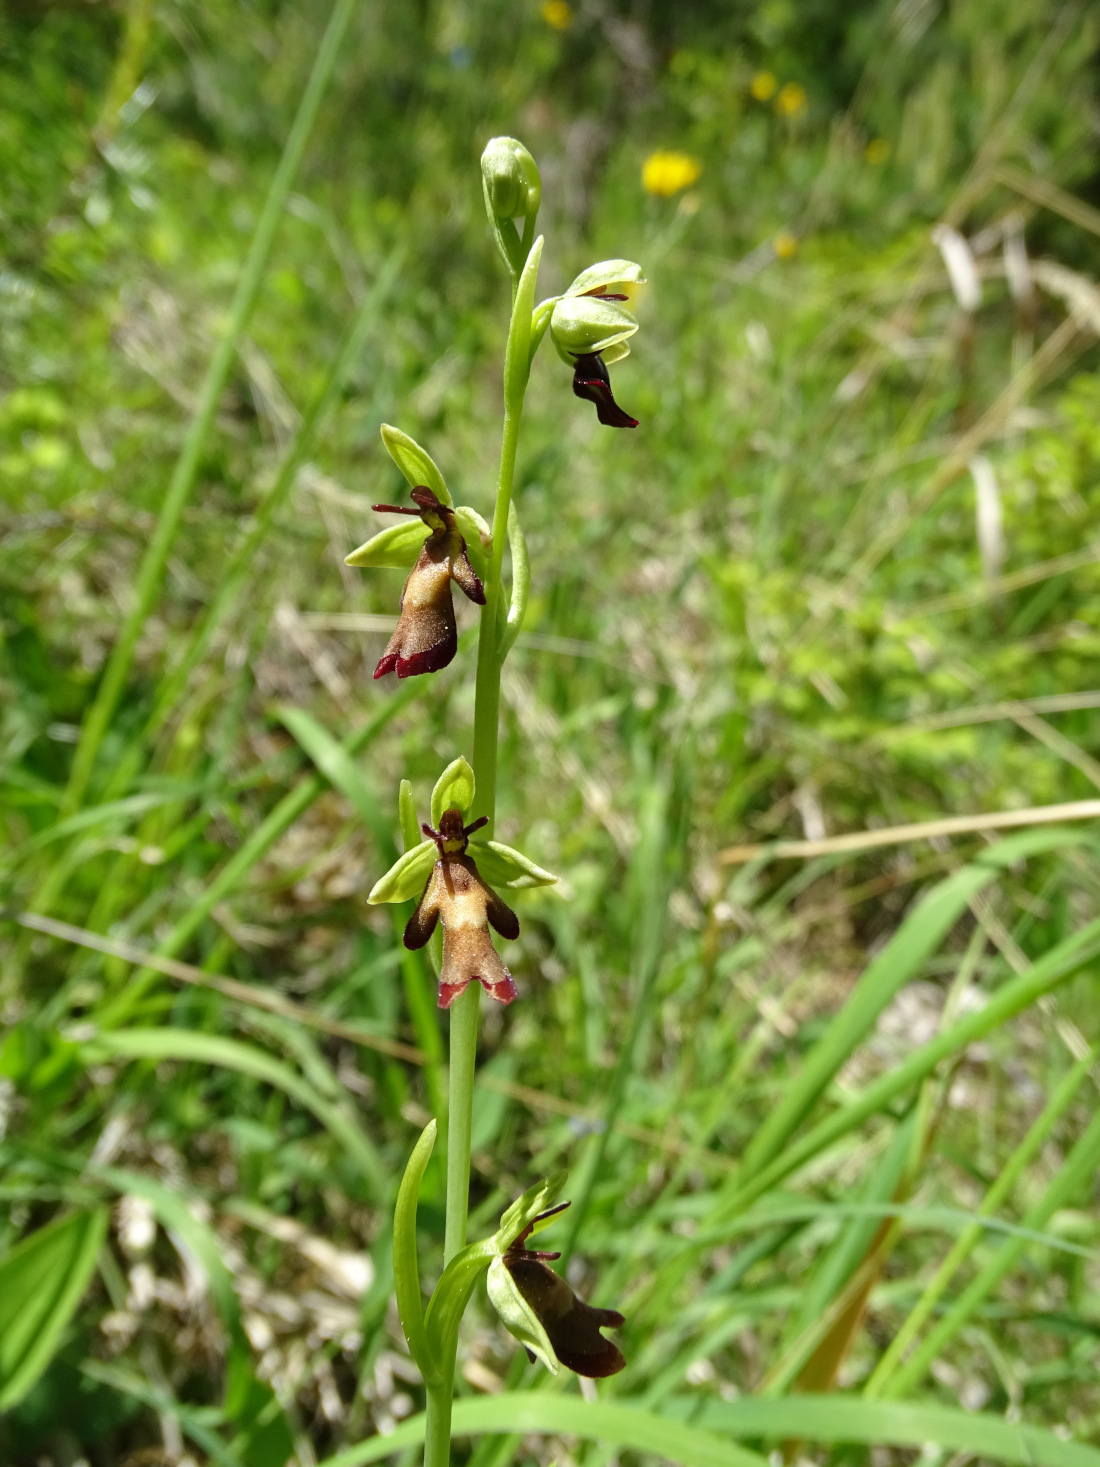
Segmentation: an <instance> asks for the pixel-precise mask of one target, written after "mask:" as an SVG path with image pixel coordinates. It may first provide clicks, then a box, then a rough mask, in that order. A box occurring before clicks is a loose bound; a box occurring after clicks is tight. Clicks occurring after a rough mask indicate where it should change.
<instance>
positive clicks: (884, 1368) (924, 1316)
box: [864, 1053, 1094, 1400]
mask: <svg viewBox="0 0 1100 1467" xmlns="http://www.w3.org/2000/svg"><path fill="white" fill-rule="evenodd" d="M1093 1060H1094V1056H1093V1055H1092V1054H1091V1053H1090V1054H1088V1055H1086V1056H1085V1057H1084V1059H1082V1060H1079V1061H1078V1063H1077V1064H1076V1065H1074V1067H1073V1069H1072V1070H1070V1072H1069V1074H1068V1075H1066V1076H1065V1078H1064V1079H1063V1080H1062V1083H1061V1084H1060V1085H1059V1086H1058V1088H1057V1090H1056V1091H1055V1092H1054V1094H1053V1095H1052V1096H1051V1098H1050V1099H1049V1100H1048V1101H1047V1103H1046V1105H1045V1106H1044V1108H1043V1110H1042V1113H1041V1114H1040V1115H1039V1118H1038V1119H1037V1120H1036V1121H1035V1123H1034V1125H1033V1126H1032V1127H1031V1129H1030V1130H1029V1131H1028V1133H1027V1135H1026V1136H1025V1137H1024V1139H1023V1141H1021V1143H1020V1145H1019V1146H1018V1147H1017V1148H1016V1150H1015V1151H1014V1152H1013V1153H1012V1156H1011V1157H1010V1158H1009V1160H1008V1161H1007V1162H1006V1164H1005V1166H1004V1167H1003V1168H1002V1170H1001V1173H1000V1175H999V1176H998V1178H997V1180H996V1181H995V1182H994V1183H993V1185H992V1186H991V1187H990V1189H989V1191H988V1192H987V1193H986V1194H985V1196H984V1197H983V1198H982V1203H981V1206H980V1207H979V1208H978V1214H979V1216H980V1217H981V1218H983V1219H986V1218H988V1217H990V1216H991V1215H992V1214H993V1213H994V1212H995V1211H996V1210H997V1208H998V1207H1000V1205H1001V1203H1002V1202H1003V1201H1004V1200H1005V1198H1006V1197H1007V1196H1008V1195H1009V1193H1010V1192H1011V1190H1012V1188H1013V1187H1014V1186H1015V1185H1016V1183H1017V1182H1018V1181H1019V1179H1020V1177H1021V1176H1022V1175H1023V1172H1024V1170H1025V1169H1026V1167H1027V1166H1029V1165H1030V1163H1031V1162H1032V1161H1033V1160H1034V1158H1035V1157H1036V1156H1037V1155H1038V1154H1039V1151H1040V1150H1041V1148H1042V1146H1043V1144H1044V1143H1045V1141H1046V1139H1047V1137H1048V1136H1049V1135H1050V1133H1051V1131H1052V1130H1053V1129H1054V1126H1055V1124H1056V1122H1057V1121H1058V1120H1059V1119H1060V1118H1061V1117H1062V1116H1063V1115H1064V1114H1065V1112H1066V1111H1067V1110H1068V1108H1069V1106H1070V1105H1071V1104H1072V1102H1073V1099H1074V1097H1075V1096H1076V1094H1077V1092H1078V1090H1080V1088H1081V1086H1082V1084H1083V1083H1084V1081H1085V1080H1086V1079H1087V1077H1088V1073H1089V1070H1090V1069H1091V1068H1092V1065H1093ZM984 1231H985V1230H984V1228H983V1226H982V1223H981V1222H974V1223H971V1224H970V1225H969V1226H968V1227H966V1228H965V1229H964V1230H963V1232H962V1233H961V1234H960V1235H959V1237H958V1238H956V1239H955V1242H954V1244H953V1246H952V1247H951V1249H950V1251H949V1252H948V1254H947V1257H946V1258H945V1259H944V1260H943V1262H942V1263H941V1264H940V1266H939V1268H938V1269H937V1270H936V1272H935V1274H934V1275H933V1277H932V1278H931V1279H930V1280H929V1282H928V1284H927V1285H926V1286H925V1289H924V1292H923V1294H921V1296H920V1298H919V1299H918V1300H917V1302H916V1304H915V1305H914V1306H913V1308H912V1310H911V1311H910V1313H909V1315H908V1317H907V1318H906V1320H905V1322H904V1324H903V1325H902V1327H901V1329H899V1330H898V1332H897V1334H896V1335H895V1336H894V1338H893V1339H892V1340H891V1341H890V1345H889V1347H888V1348H887V1350H886V1353H885V1354H884V1355H883V1357H882V1359H881V1360H880V1361H879V1363H878V1365H877V1366H876V1367H875V1369H874V1372H873V1373H872V1375H871V1378H870V1380H869V1381H868V1382H867V1384H866V1386H864V1395H865V1396H866V1397H867V1398H868V1399H871V1400H873V1399H874V1398H875V1397H877V1396H880V1395H884V1394H885V1393H886V1386H887V1383H888V1381H889V1380H890V1377H891V1376H892V1375H893V1374H894V1372H895V1371H896V1369H897V1366H898V1362H899V1361H900V1360H901V1358H902V1357H903V1355H904V1354H905V1352H906V1350H907V1349H908V1348H909V1345H910V1344H911V1343H912V1341H913V1340H914V1339H915V1338H916V1336H917V1334H918V1332H919V1331H920V1330H921V1328H922V1327H923V1326H924V1324H925V1323H926V1322H927V1320H928V1319H929V1318H930V1317H931V1315H932V1312H933V1310H934V1309H935V1307H936V1305H937V1304H938V1303H939V1301H940V1299H941V1298H942V1297H943V1294H944V1291H945V1290H946V1288H947V1287H948V1285H949V1284H950V1283H951V1280H952V1279H953V1278H954V1277H955V1274H956V1273H957V1272H958V1271H959V1269H960V1268H961V1267H962V1265H963V1264H964V1263H965V1262H966V1260H967V1258H969V1257H970V1254H971V1253H972V1252H973V1251H974V1249H975V1248H976V1247H977V1245H978V1243H979V1242H980V1241H981V1239H982V1237H983V1234H984Z"/></svg>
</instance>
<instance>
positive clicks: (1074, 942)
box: [719, 918, 1100, 1217]
mask: <svg viewBox="0 0 1100 1467" xmlns="http://www.w3.org/2000/svg"><path fill="white" fill-rule="evenodd" d="M1098 957H1100V918H1098V919H1097V920H1096V921H1093V922H1089V923H1088V924H1087V925H1086V926H1084V927H1082V928H1081V930H1080V931H1079V932H1075V933H1073V934H1072V936H1070V937H1067V938H1066V939H1065V940H1064V941H1062V942H1060V943H1058V944H1057V946H1056V947H1053V948H1051V949H1050V951H1049V952H1047V953H1045V954H1044V956H1043V957H1042V958H1040V959H1039V960H1038V962H1036V963H1033V964H1032V966H1031V967H1030V968H1027V969H1025V971H1024V972H1022V973H1020V974H1018V975H1017V976H1016V977H1015V978H1012V979H1011V980H1010V981H1009V982H1008V983H1005V984H1004V985H1003V986H1002V987H1001V988H999V989H998V990H997V991H996V992H995V993H994V994H992V995H991V996H990V998H989V1000H988V1002H987V1003H986V1004H985V1006H984V1008H982V1009H980V1010H979V1011H978V1012H977V1013H970V1014H967V1015H966V1016H965V1017H964V1018H962V1019H959V1020H958V1021H957V1022H956V1023H954V1024H952V1025H951V1027H950V1028H949V1029H946V1030H944V1031H943V1032H942V1033H940V1034H937V1036H936V1037H935V1039H932V1040H930V1041H929V1042H928V1043H927V1044H925V1045H922V1047H921V1048H920V1049H918V1050H917V1051H916V1052H915V1053H913V1054H911V1055H910V1056H909V1057H908V1059H906V1060H903V1061H902V1063H901V1064H900V1065H897V1066H896V1067H895V1068H894V1069H893V1070H891V1071H890V1073H889V1074H887V1075H883V1077H882V1078H881V1079H880V1080H877V1081H875V1083H874V1084H873V1085H869V1086H868V1087H867V1089H866V1090H865V1091H864V1092H863V1094H862V1095H861V1096H860V1097H859V1099H858V1100H855V1101H853V1102H852V1103H851V1104H849V1105H846V1106H844V1107H842V1108H841V1109H840V1110H838V1111H836V1112H835V1113H834V1114H833V1115H831V1116H829V1117H828V1118H827V1119H826V1120H824V1121H821V1122H820V1123H819V1124H818V1125H817V1126H815V1127H814V1129H813V1130H812V1131H810V1132H808V1133H807V1134H806V1135H805V1136H803V1137H802V1138H801V1140H798V1141H795V1142H794V1143H793V1144H792V1145H790V1146H789V1147H788V1148H787V1149H786V1150H785V1151H783V1152H782V1153H781V1154H780V1155H779V1156H777V1157H776V1159H775V1161H773V1162H771V1163H769V1165H768V1166H766V1167H765V1168H764V1169H763V1170H762V1171H760V1172H758V1173H756V1175H755V1176H753V1177H751V1178H750V1179H749V1180H748V1181H747V1182H746V1183H745V1184H744V1185H743V1186H740V1187H738V1188H737V1189H736V1191H735V1192H734V1194H733V1196H732V1197H730V1198H729V1200H728V1201H726V1202H725V1203H724V1205H723V1206H722V1207H721V1208H720V1209H719V1214H720V1215H722V1216H730V1217H733V1216H736V1215H737V1214H738V1213H739V1212H741V1211H742V1210H743V1209H744V1208H745V1207H747V1206H748V1205H749V1204H750V1203H752V1202H755V1201H756V1199H757V1198H758V1197H762V1196H763V1195H764V1194H765V1193H766V1192H769V1191H770V1190H771V1189H772V1188H773V1187H774V1186H776V1184H777V1183H779V1182H780V1181H782V1180H783V1178H784V1177H788V1176H790V1175H791V1173H792V1172H795V1171H797V1170H798V1169H799V1168H800V1167H802V1166H804V1165H805V1164H806V1162H808V1161H810V1160H811V1159H812V1158H813V1157H815V1156H817V1155H819V1154H820V1153H821V1152H822V1151H824V1150H825V1148H826V1147H828V1146H831V1145H832V1144H833V1143H834V1142H835V1141H838V1140H839V1139H840V1138H841V1137H842V1136H845V1135H847V1134H848V1133H849V1132H850V1131H853V1130H855V1128H856V1127H857V1126H859V1125H862V1124H863V1122H864V1121H865V1120H867V1119H868V1118H869V1117H870V1116H873V1115H875V1114H877V1113H878V1112H879V1111H881V1110H883V1109H884V1108H885V1107H886V1106H887V1105H888V1104H889V1103H890V1101H892V1100H893V1099H894V1098H895V1097H896V1096H898V1095H904V1094H905V1093H906V1091H908V1090H909V1089H910V1088H911V1087H912V1086H913V1085H915V1084H917V1082H918V1081H920V1080H923V1079H924V1078H925V1076H926V1075H929V1074H931V1072H932V1071H933V1070H934V1069H935V1068H936V1066H937V1065H938V1064H940V1062H941V1061H942V1060H944V1059H947V1058H948V1057H949V1056H950V1055H953V1054H957V1053H959V1052H960V1051H961V1050H963V1049H965V1048H966V1046H967V1045H968V1044H972V1043H973V1042H974V1041H975V1040H976V1039H982V1038H984V1037H985V1035H986V1034H990V1033H992V1031H993V1030H994V1029H997V1028H999V1027H1000V1026H1001V1025H1002V1024H1004V1023H1006V1022H1007V1021H1008V1020H1009V1019H1012V1018H1015V1016H1016V1015H1017V1014H1019V1013H1022V1012H1023V1011H1024V1009H1027V1008H1030V1007H1031V1005H1032V1004H1033V1003H1035V1002H1037V1000H1038V999H1040V998H1042V997H1043V995H1044V994H1046V993H1050V992H1051V991H1052V990H1053V989H1055V988H1057V987H1058V985H1059V984H1061V983H1064V982H1065V981H1066V979H1067V978H1071V977H1073V975H1074V974H1075V973H1079V972H1080V971H1081V969H1082V968H1083V967H1085V966H1086V965H1087V964H1089V963H1092V962H1094V961H1095V960H1096V959H1097V958H1098Z"/></svg>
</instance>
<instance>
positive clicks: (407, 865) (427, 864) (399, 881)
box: [367, 840, 438, 907]
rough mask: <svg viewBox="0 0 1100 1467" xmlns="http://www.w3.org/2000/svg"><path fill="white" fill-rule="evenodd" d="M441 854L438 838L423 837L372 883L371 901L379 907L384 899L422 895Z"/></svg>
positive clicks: (391, 900)
mask: <svg viewBox="0 0 1100 1467" xmlns="http://www.w3.org/2000/svg"><path fill="white" fill-rule="evenodd" d="M437 854H438V853H437V851H436V848H435V841H433V840H422V841H421V842H420V844H419V845H418V846H414V847H413V848H412V850H411V851H406V852H405V854H404V855H403V856H402V857H400V859H399V860H397V861H395V862H394V863H393V865H392V866H391V867H390V869H389V870H388V871H387V872H386V874H385V876H380V877H379V878H378V880H377V881H376V882H375V883H374V885H373V886H372V887H371V892H370V896H368V897H367V901H368V902H370V904H371V906H372V907H377V906H379V905H380V904H381V903H382V902H407V901H408V900H409V898H410V897H414V896H419V895H420V893H421V892H422V891H423V890H424V883H425V882H426V881H427V879H428V877H429V875H430V874H431V869H432V867H433V866H434V865H435V862H436V856H437Z"/></svg>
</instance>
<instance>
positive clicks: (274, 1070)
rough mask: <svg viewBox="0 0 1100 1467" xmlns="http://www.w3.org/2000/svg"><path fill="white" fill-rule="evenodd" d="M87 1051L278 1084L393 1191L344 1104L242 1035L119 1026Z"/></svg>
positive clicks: (375, 1183) (376, 1186)
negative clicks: (203, 1067)
mask: <svg viewBox="0 0 1100 1467" xmlns="http://www.w3.org/2000/svg"><path fill="white" fill-rule="evenodd" d="M85 1052H86V1053H87V1054H88V1055H89V1056H91V1055H92V1054H93V1053H94V1054H102V1055H104V1056H107V1055H110V1056H113V1057H115V1058H117V1059H151V1060H183V1061H191V1062H193V1063H195V1064H200V1065H217V1066H219V1067H220V1068H222V1069H227V1070H236V1071H237V1073H238V1074H241V1075H251V1076H252V1078H253V1079H255V1080H262V1081H263V1082H264V1083H265V1084H267V1085H273V1086H274V1087H275V1088H276V1089H277V1090H281V1091H282V1092H283V1093H284V1094H285V1095H288V1096H290V1098H291V1099H292V1100H295V1101H297V1102H298V1104H299V1105H301V1106H304V1107H305V1109H306V1110H308V1111H310V1112H312V1114H313V1115H314V1116H316V1118H317V1119H318V1120H319V1121H320V1122H321V1124H322V1125H323V1126H324V1127H325V1128H326V1129H327V1130H328V1131H329V1132H330V1133H331V1135H332V1136H333V1137H334V1139H335V1140H337V1141H338V1142H339V1143H340V1145H341V1146H342V1147H343V1148H344V1149H345V1151H346V1152H347V1153H348V1155H349V1156H350V1157H351V1158H352V1159H353V1160H354V1162H355V1164H356V1166H357V1167H358V1168H359V1171H360V1172H361V1173H362V1175H363V1177H364V1179H365V1181H366V1182H367V1185H368V1188H369V1190H370V1192H371V1193H372V1195H373V1196H374V1197H375V1199H376V1200H379V1201H380V1200H382V1199H383V1198H385V1197H386V1195H387V1194H388V1192H389V1190H390V1178H389V1175H388V1172H387V1170H386V1166H385V1163H384V1162H383V1160H382V1158H381V1156H380V1155H379V1154H378V1151H377V1148H376V1147H375V1145H374V1142H373V1141H371V1140H370V1138H369V1137H368V1136H367V1135H366V1133H365V1132H364V1131H363V1130H362V1128H361V1127H360V1126H359V1125H358V1124H357V1122H356V1121H354V1120H353V1119H352V1118H351V1116H350V1115H348V1114H347V1112H346V1111H345V1110H344V1109H343V1108H342V1107H340V1106H338V1105H334V1104H333V1103H332V1102H331V1101H328V1100H325V1099H324V1097H323V1096H321V1095H319V1094H318V1092H317V1090H316V1089H315V1087H314V1086H312V1085H310V1084H307V1082H306V1081H305V1080H303V1079H302V1078H301V1076H300V1075H297V1074H295V1072H294V1071H293V1070H292V1069H291V1068H290V1067H289V1066H288V1065H284V1064H283V1063H281V1061H279V1060H276V1059H272V1057H271V1056H270V1055H269V1054H265V1053H264V1051H263V1050H261V1049H256V1048H255V1047H254V1046H252V1045H249V1044H242V1043H241V1042H240V1041H239V1040H237V1039H225V1038H223V1037H222V1036H220V1035H217V1034H198V1033H193V1032H191V1031H190V1030H187V1029H117V1030H108V1031H106V1032H104V1033H101V1034H98V1035H97V1036H96V1038H95V1039H93V1040H89V1041H88V1043H87V1045H86V1046H85Z"/></svg>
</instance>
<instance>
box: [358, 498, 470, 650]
mask: <svg viewBox="0 0 1100 1467" xmlns="http://www.w3.org/2000/svg"><path fill="white" fill-rule="evenodd" d="M412 497H413V500H414V502H415V504H416V508H415V509H406V508H404V507H403V506H402V505H398V504H375V505H372V506H371V508H372V509H375V510H377V511H378V512H379V513H381V514H407V515H419V516H420V518H421V519H422V520H423V521H424V523H425V524H426V525H427V526H428V529H429V530H430V531H431V533H430V534H429V536H428V538H427V539H426V540H425V541H424V544H423V545H422V546H421V549H420V554H419V555H418V556H417V560H416V564H415V565H414V566H413V568H412V570H411V571H410V572H409V577H408V580H407V581H406V582H405V586H404V589H403V590H402V592H401V615H400V617H399V619H398V622H397V626H396V628H395V630H394V634H393V636H392V637H391V638H390V640H389V645H388V646H387V647H386V650H385V652H383V653H382V656H381V657H380V658H379V660H378V666H377V667H376V668H375V669H374V675H375V677H376V678H379V677H385V675H386V673H388V672H392V671H393V670H394V669H395V668H396V670H397V676H398V677H415V676H416V675H417V674H418V673H422V672H438V671H439V669H440V668H441V667H446V666H447V664H448V663H449V662H450V661H451V660H452V658H453V657H454V655H455V652H456V651H457V650H458V628H457V627H456V625H455V609H454V602H453V601H452V599H451V582H452V581H457V583H458V585H459V586H460V587H461V589H462V590H463V591H464V592H465V593H466V595H467V596H468V597H469V598H470V600H471V601H473V602H475V603H476V604H477V605H478V606H484V605H485V588H484V586H483V585H482V584H481V580H480V578H479V576H478V575H477V573H476V572H475V570H474V568H473V566H472V565H471V564H470V559H469V556H468V555H467V553H466V541H465V540H464V539H463V537H462V532H461V531H460V530H459V529H458V526H457V525H456V524H455V512H454V510H453V509H451V508H450V506H449V505H446V504H443V503H442V501H441V500H439V499H437V498H436V496H435V495H434V494H433V493H432V491H431V490H430V489H428V488H426V487H425V486H424V485H422V484H420V485H417V486H416V487H415V488H414V489H413V490H412ZM349 558H350V557H349Z"/></svg>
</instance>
